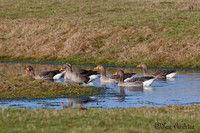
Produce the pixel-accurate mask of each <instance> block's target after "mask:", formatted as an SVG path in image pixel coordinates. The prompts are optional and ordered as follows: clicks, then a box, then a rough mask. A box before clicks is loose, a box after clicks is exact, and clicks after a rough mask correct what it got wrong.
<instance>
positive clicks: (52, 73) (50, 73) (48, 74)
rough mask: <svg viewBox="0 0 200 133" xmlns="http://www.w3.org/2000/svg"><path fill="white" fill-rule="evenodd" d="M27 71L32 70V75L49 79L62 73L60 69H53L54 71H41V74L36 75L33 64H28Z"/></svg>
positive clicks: (35, 77)
mask: <svg viewBox="0 0 200 133" xmlns="http://www.w3.org/2000/svg"><path fill="white" fill-rule="evenodd" d="M26 72H30V73H31V76H32V77H33V78H34V79H47V80H53V77H54V76H55V75H56V74H58V73H60V71H59V70H52V71H44V72H42V73H40V74H39V75H35V72H34V69H33V67H32V66H28V67H27V68H26Z"/></svg>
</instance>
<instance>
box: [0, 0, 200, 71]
mask: <svg viewBox="0 0 200 133" xmlns="http://www.w3.org/2000/svg"><path fill="white" fill-rule="evenodd" d="M0 5H1V6H0V7H1V11H0V22H1V23H0V58H5V59H15V60H16V59H20V60H35V61H41V60H49V61H55V60H56V61H65V62H71V63H79V64H80V63H89V64H114V65H122V64H123V65H137V64H139V63H141V62H146V63H147V64H149V65H151V66H171V67H172V66H174V67H193V68H195V67H196V68H197V67H200V63H199V62H200V54H199V53H200V30H199V27H200V2H199V1H198V0H192V1H188V0H176V1H173V0H153V1H151V0H140V1H138V0H106V1H105V0H56V1H55V0H43V1H40V2H38V1H37V0H29V1H27V0H17V1H13V0H0Z"/></svg>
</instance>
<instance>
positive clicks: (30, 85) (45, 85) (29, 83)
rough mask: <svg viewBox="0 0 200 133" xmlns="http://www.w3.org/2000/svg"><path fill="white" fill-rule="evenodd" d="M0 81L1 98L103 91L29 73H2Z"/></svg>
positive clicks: (71, 95)
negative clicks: (44, 78)
mask: <svg viewBox="0 0 200 133" xmlns="http://www.w3.org/2000/svg"><path fill="white" fill-rule="evenodd" d="M0 81H1V82H0V99H19V98H51V97H53V98H55V97H75V96H80V95H95V94H100V93H101V92H100V91H99V88H91V87H76V86H71V85H67V86H66V85H62V84H58V83H57V84H56V83H53V82H51V81H47V80H35V79H33V78H32V77H30V76H27V75H4V74H1V73H0Z"/></svg>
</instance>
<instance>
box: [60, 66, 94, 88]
mask: <svg viewBox="0 0 200 133" xmlns="http://www.w3.org/2000/svg"><path fill="white" fill-rule="evenodd" d="M63 67H64V68H65V71H66V72H65V74H64V79H65V81H66V82H73V83H77V84H79V85H80V84H85V86H87V85H86V84H87V83H88V82H89V81H90V77H89V74H88V73H81V72H80V71H72V67H71V65H69V64H68V63H66V64H64V65H63ZM81 71H82V70H81Z"/></svg>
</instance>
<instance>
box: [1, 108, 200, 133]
mask: <svg viewBox="0 0 200 133" xmlns="http://www.w3.org/2000/svg"><path fill="white" fill-rule="evenodd" d="M199 110H200V106H198V105H190V106H167V107H157V108H152V107H137V108H127V109H105V110H103V109H93V108H88V109H87V110H80V109H79V108H78V107H76V108H71V109H64V110H56V109H14V108H7V109H2V108H1V109H0V128H1V132H27V131H28V132H81V133H83V132H85V133H86V132H87V133H88V132H92V133H94V132H109V133H110V132H119V133H121V132H151V133H155V132H167V133H171V132H181V133H184V132H198V131H199V130H200V115H199Z"/></svg>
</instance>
